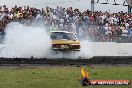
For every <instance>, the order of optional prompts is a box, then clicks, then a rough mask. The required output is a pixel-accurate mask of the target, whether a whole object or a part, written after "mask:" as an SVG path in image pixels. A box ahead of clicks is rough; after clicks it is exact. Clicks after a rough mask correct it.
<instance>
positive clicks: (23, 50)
mask: <svg viewBox="0 0 132 88" xmlns="http://www.w3.org/2000/svg"><path fill="white" fill-rule="evenodd" d="M80 43H81V50H80V51H66V52H61V51H58V52H56V51H52V50H51V40H50V36H49V35H48V32H47V29H46V28H45V27H44V26H43V25H41V24H39V23H38V22H36V23H34V24H31V25H30V26H26V25H24V24H20V23H18V22H12V23H10V24H8V25H7V27H6V36H5V41H4V47H3V48H1V54H0V57H8V58H14V57H18V58H31V56H33V57H34V58H47V59H58V58H65V59H81V58H82V59H89V58H91V57H92V53H91V49H90V47H91V45H90V43H89V42H88V40H83V41H81V42H80Z"/></svg>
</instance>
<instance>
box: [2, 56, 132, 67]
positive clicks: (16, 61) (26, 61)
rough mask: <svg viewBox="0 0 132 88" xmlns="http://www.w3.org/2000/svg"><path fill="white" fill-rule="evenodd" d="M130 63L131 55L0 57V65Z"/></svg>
mask: <svg viewBox="0 0 132 88" xmlns="http://www.w3.org/2000/svg"><path fill="white" fill-rule="evenodd" d="M93 64H95V65H96V64H97V65H132V56H127V57H126V56H120V57H119V56H117V57H115V56H107V57H104V56H99V57H93V58H90V59H76V60H74V59H65V58H61V59H46V58H33V57H31V58H0V66H17V65H18V66H19V65H63V66H67V65H71V66H74V65H76V66H82V65H93Z"/></svg>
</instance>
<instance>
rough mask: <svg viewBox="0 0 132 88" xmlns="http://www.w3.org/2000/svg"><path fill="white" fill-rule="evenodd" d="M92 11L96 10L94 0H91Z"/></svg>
mask: <svg viewBox="0 0 132 88" xmlns="http://www.w3.org/2000/svg"><path fill="white" fill-rule="evenodd" d="M91 11H92V13H93V12H94V0H91Z"/></svg>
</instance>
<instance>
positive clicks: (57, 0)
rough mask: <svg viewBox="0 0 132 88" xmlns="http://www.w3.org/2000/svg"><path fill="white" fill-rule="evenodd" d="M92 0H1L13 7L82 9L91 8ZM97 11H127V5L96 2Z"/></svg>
mask: <svg viewBox="0 0 132 88" xmlns="http://www.w3.org/2000/svg"><path fill="white" fill-rule="evenodd" d="M90 1H91V0H1V3H0V5H7V6H8V7H12V6H14V5H19V6H27V5H29V6H34V7H37V8H42V7H44V6H50V7H53V8H56V6H57V5H58V6H62V7H69V6H72V7H73V8H79V9H80V10H81V11H84V10H87V9H89V10H90V9H91V3H90ZM96 1H97V0H95V2H96ZM105 1H106V0H100V1H99V3H102V2H105ZM116 1H117V3H118V4H123V2H124V0H116ZM109 3H110V4H113V3H114V0H109ZM95 10H96V11H103V12H105V11H108V12H119V11H124V12H127V7H125V6H122V5H120V6H114V5H103V4H95Z"/></svg>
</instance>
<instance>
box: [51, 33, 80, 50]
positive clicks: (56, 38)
mask: <svg viewBox="0 0 132 88" xmlns="http://www.w3.org/2000/svg"><path fill="white" fill-rule="evenodd" d="M50 37H51V39H52V49H53V50H75V51H76V50H80V42H79V41H78V40H77V37H76V36H75V34H74V33H71V32H67V31H52V32H51V35H50Z"/></svg>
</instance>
